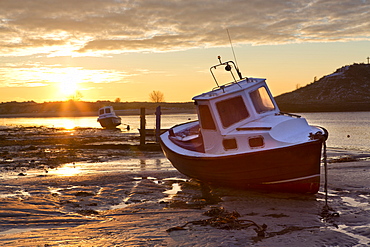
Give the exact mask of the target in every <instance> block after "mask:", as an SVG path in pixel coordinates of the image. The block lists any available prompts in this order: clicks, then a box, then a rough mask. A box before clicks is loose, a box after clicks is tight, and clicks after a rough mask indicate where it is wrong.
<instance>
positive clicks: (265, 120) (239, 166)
mask: <svg viewBox="0 0 370 247" xmlns="http://www.w3.org/2000/svg"><path fill="white" fill-rule="evenodd" d="M218 59H219V62H220V63H219V64H218V65H215V66H212V67H211V68H210V72H211V74H212V76H213V78H214V80H215V82H216V85H217V87H215V88H214V89H212V90H211V91H209V92H206V93H203V94H201V95H198V96H195V97H194V98H193V100H194V101H195V105H196V109H197V114H198V120H197V121H192V122H187V123H183V124H180V125H176V126H174V127H172V128H171V129H169V130H168V131H166V132H165V133H163V134H162V135H161V136H160V144H161V147H162V150H163V152H164V154H165V155H166V157H167V158H168V159H169V160H170V162H171V163H172V165H173V166H174V167H175V168H176V169H177V170H178V171H180V172H181V173H183V174H185V175H187V176H188V177H191V178H195V179H198V180H200V181H203V182H206V183H208V184H210V185H216V186H226V187H233V188H239V189H248V188H254V189H264V190H278V191H288V192H300V193H316V192H317V191H318V190H319V187H320V162H321V149H322V144H323V142H325V141H326V139H327V137H328V132H327V131H326V130H325V129H324V128H321V127H314V126H310V125H309V124H308V123H307V121H306V119H304V118H301V117H300V116H298V115H294V114H288V113H282V112H280V110H279V108H278V106H277V104H276V102H275V100H274V98H273V97H272V95H271V92H270V90H269V88H268V87H267V84H266V81H265V79H261V78H247V77H245V78H243V77H242V75H241V73H240V71H239V69H238V67H237V66H236V65H235V63H234V62H233V61H228V62H221V58H220V57H219V58H218ZM219 66H224V67H225V70H226V71H228V72H230V73H231V76H232V82H230V83H228V84H225V85H219V83H218V81H217V79H216V77H215V75H214V73H213V70H214V69H216V68H217V67H219ZM233 71H234V72H233ZM235 72H236V75H234V74H235ZM237 78H238V79H237Z"/></svg>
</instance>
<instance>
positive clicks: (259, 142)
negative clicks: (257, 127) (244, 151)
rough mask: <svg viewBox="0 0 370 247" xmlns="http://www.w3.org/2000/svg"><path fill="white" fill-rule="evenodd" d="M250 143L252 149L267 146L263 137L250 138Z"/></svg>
mask: <svg viewBox="0 0 370 247" xmlns="http://www.w3.org/2000/svg"><path fill="white" fill-rule="evenodd" d="M248 142H249V146H250V147H251V148H258V147H264V146H265V142H264V140H263V136H255V137H250V138H249V139H248Z"/></svg>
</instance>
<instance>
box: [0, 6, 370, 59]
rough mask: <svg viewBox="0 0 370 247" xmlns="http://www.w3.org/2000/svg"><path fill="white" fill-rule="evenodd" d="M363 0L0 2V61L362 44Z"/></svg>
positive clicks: (366, 29)
mask: <svg viewBox="0 0 370 247" xmlns="http://www.w3.org/2000/svg"><path fill="white" fill-rule="evenodd" d="M369 16H370V1H366V0H343V1H337V0H292V1H285V0H266V1H260V0H249V1H244V0H187V1H153V0H137V1H128V0H89V1H82V0H77V1H76V0H63V1H58V0H27V1H24V0H1V1H0V50H1V54H0V56H11V55H17V56H21V55H32V54H40V53H44V54H48V55H49V56H53V55H55V56H60V55H78V56H83V55H99V54H109V53H124V52H135V51H140V52H141V51H172V50H185V49H190V48H195V47H214V46H224V45H228V37H227V33H226V29H228V30H229V32H230V34H231V36H232V39H233V43H235V44H236V43H240V44H252V45H263V44H284V43H300V42H315V41H316V42H317V41H319V42H328V41H350V40H369V38H370V17H369Z"/></svg>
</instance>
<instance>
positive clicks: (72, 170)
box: [50, 164, 81, 176]
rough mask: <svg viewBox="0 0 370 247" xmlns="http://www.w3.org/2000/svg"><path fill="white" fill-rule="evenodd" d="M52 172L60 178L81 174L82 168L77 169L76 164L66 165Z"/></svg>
mask: <svg viewBox="0 0 370 247" xmlns="http://www.w3.org/2000/svg"><path fill="white" fill-rule="evenodd" d="M50 172H51V173H52V174H53V175H58V176H74V175H77V174H79V173H81V168H79V167H76V166H75V165H74V164H66V165H64V166H63V167H59V168H57V169H55V170H53V171H50Z"/></svg>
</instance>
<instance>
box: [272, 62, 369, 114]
mask: <svg viewBox="0 0 370 247" xmlns="http://www.w3.org/2000/svg"><path fill="white" fill-rule="evenodd" d="M275 100H276V102H277V103H278V105H279V108H280V110H281V111H287V112H318V111H370V65H369V64H353V65H348V66H344V67H342V68H340V69H337V70H336V71H335V72H334V73H332V74H330V75H326V76H324V77H322V78H320V79H319V80H318V81H315V82H313V83H311V84H309V85H306V86H305V87H302V88H299V89H297V90H295V91H292V92H289V93H284V94H282V95H279V96H277V97H275Z"/></svg>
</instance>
